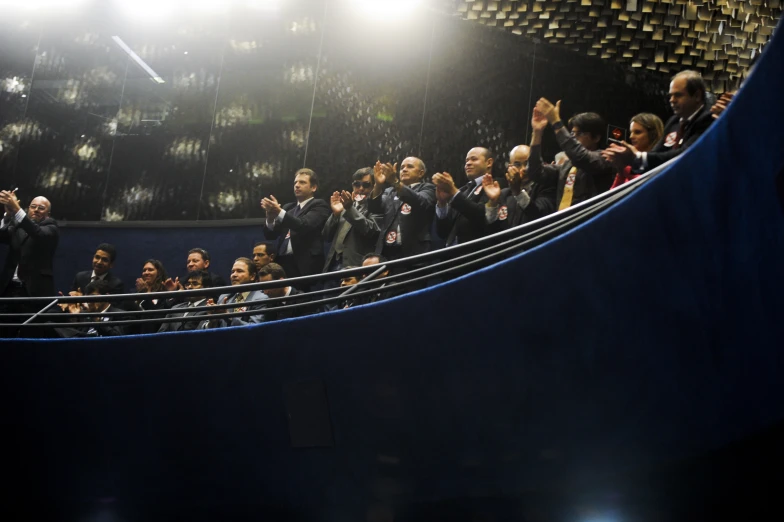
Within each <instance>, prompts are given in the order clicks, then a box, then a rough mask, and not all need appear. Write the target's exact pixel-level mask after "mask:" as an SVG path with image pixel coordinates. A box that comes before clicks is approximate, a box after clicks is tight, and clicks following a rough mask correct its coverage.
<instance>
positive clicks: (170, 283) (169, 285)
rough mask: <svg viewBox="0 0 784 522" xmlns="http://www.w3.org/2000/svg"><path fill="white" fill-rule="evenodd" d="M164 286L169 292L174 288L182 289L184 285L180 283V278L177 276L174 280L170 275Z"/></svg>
mask: <svg viewBox="0 0 784 522" xmlns="http://www.w3.org/2000/svg"><path fill="white" fill-rule="evenodd" d="M163 287H164V288H165V289H166V291H167V292H172V291H174V290H178V289H179V290H182V285H181V284H180V278H179V277H178V278H176V279H174V280H172V278H171V277H170V278H169V279H167V280H166V281H164V282H163Z"/></svg>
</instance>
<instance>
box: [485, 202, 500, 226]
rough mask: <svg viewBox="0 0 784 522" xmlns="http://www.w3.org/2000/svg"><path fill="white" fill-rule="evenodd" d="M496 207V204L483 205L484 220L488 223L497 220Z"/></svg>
mask: <svg viewBox="0 0 784 522" xmlns="http://www.w3.org/2000/svg"><path fill="white" fill-rule="evenodd" d="M498 209H499V206H498V205H496V206H494V207H488V206H487V205H485V221H487V224H488V225H489V224H491V223H495V222H496V221H497V220H498Z"/></svg>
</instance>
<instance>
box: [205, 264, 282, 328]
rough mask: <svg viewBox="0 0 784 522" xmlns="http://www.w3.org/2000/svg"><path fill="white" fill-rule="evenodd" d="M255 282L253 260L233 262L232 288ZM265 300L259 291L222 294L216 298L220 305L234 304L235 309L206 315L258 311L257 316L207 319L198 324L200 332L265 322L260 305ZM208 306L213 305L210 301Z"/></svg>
mask: <svg viewBox="0 0 784 522" xmlns="http://www.w3.org/2000/svg"><path fill="white" fill-rule="evenodd" d="M255 281H256V265H254V264H253V260H251V259H249V258H247V257H238V258H237V259H236V260H235V261H234V266H232V267H231V284H232V286H239V285H247V284H249V283H254V282H255ZM266 299H267V296H266V295H265V294H264V292H262V291H261V290H249V291H245V292H236V293H231V294H222V295H221V296H220V297H219V298H218V303H220V304H230V303H236V304H237V305H238V306H237V307H236V308H222V309H220V310H216V311H215V312H207V314H208V315H213V314H222V313H232V312H247V311H249V310H259V313H258V314H254V315H244V316H240V317H230V318H227V319H224V318H219V319H207V320H204V321H202V322H201V323H199V326H198V328H199V329H200V330H202V329H206V328H224V327H226V326H246V325H249V324H257V323H261V322H263V321H265V320H268V319H266V318H265V316H264V314H262V313H261V310H264V308H265V307H264V304H263V303H262V302H263V301H264V300H266ZM207 304H208V305H215V301H213V300H212V299H208V300H207Z"/></svg>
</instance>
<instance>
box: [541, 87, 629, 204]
mask: <svg viewBox="0 0 784 522" xmlns="http://www.w3.org/2000/svg"><path fill="white" fill-rule="evenodd" d="M533 112H534V114H533V117H532V118H531V126H532V127H533V138H532V139H531V157H530V159H529V160H528V176H529V177H530V178H531V180H533V182H534V183H538V184H540V185H541V186H542V188H546V187H548V186H555V187H556V196H555V204H556V209H557V210H564V209H566V208H569V207H571V206H572V205H576V204H577V203H580V202H582V201H585V200H587V199H590V198H592V197H594V196H596V195H597V194H601V193H602V192H605V191H606V190H608V189H609V188H610V186H611V185H612V182H613V179H614V178H615V173H616V171H615V166H614V165H613V164H612V163H610V162H609V161H607V160H606V159H605V158H603V157H602V153H601V150H600V149H599V145H600V144H601V141H602V136H603V135H604V133H605V131H606V129H607V126H606V125H605V123H604V120H603V119H602V117H601V116H599V115H598V114H596V113H595V112H583V113H580V114H576V115H574V116H572V118H571V119H570V120H569V127H568V129H567V128H566V126H565V125H564V124H563V122H562V121H561V102H560V101H559V102H558V103H556V104H555V105H553V104H552V103H550V102H549V101H548V100H547V99H545V98H541V99H540V100H539V101H538V102H536V107H534V111H533ZM548 124H549V125H551V126H552V128H553V131H554V132H555V139H556V140H557V141H558V145H559V146H560V147H561V150H563V151H564V152H565V153H566V157H567V160H566V161H565V162H564V163H563V165H559V166H555V165H543V163H542V135H543V134H544V129H545V128H547V125H548ZM569 131H571V132H569Z"/></svg>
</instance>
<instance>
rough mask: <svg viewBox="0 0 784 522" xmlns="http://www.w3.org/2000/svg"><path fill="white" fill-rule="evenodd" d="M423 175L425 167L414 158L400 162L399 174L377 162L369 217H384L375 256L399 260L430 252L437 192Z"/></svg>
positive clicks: (389, 166)
mask: <svg viewBox="0 0 784 522" xmlns="http://www.w3.org/2000/svg"><path fill="white" fill-rule="evenodd" d="M426 175H427V168H426V167H425V163H424V162H423V161H422V160H421V159H419V158H416V157H414V156H410V157H408V158H406V159H404V160H403V161H402V163H401V164H400V172H399V173H398V167H397V163H395V164H394V165H392V164H390V163H385V164H382V163H381V162H378V161H377V162H376V165H375V166H374V167H373V177H374V178H375V180H376V184H375V185H374V187H373V192H371V193H370V201H368V210H369V211H370V213H371V214H375V215H380V216H384V217H383V219H381V223H379V230H380V232H381V233H380V234H379V236H378V241H377V242H376V249H375V251H374V252H375V253H376V254H383V255H384V256H385V257H386V258H387V259H399V258H401V257H409V256H414V255H417V254H423V253H425V252H427V251H428V250H430V225H431V224H432V223H433V213H434V212H435V202H436V201H435V200H436V194H435V192H436V188H435V187H434V186H433V184H431V183H428V182H427V181H426Z"/></svg>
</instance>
